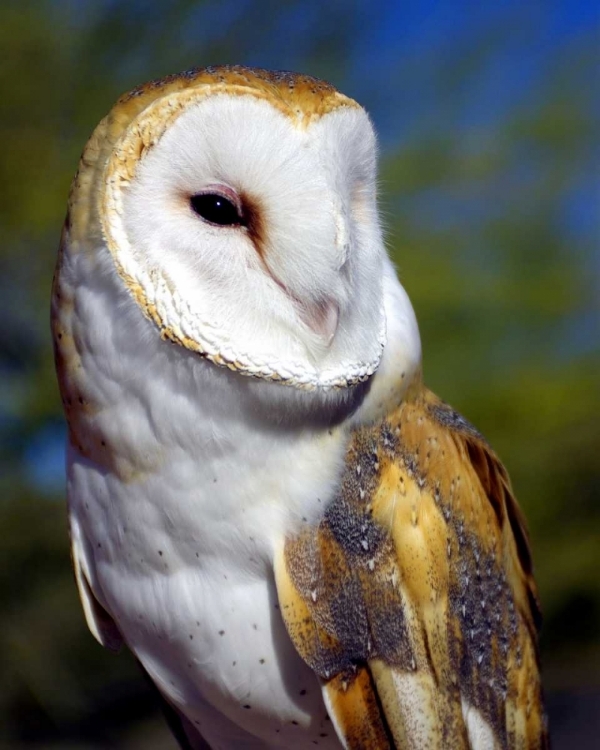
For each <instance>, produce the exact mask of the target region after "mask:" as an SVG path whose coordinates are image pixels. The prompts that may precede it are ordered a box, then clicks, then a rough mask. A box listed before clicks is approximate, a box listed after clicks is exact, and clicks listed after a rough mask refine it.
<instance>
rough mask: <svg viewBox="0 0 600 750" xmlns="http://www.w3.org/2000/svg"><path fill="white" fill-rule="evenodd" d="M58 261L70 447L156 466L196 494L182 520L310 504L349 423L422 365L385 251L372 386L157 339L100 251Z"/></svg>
mask: <svg viewBox="0 0 600 750" xmlns="http://www.w3.org/2000/svg"><path fill="white" fill-rule="evenodd" d="M61 263H62V267H61V269H60V274H59V281H58V286H57V291H58V293H59V294H60V299H61V300H62V301H63V304H60V303H59V302H58V301H57V300H56V298H55V308H56V309H55V313H54V315H55V321H56V330H57V331H58V330H60V331H62V332H63V335H62V338H61V339H60V346H59V349H60V347H61V346H62V350H61V351H58V355H57V356H61V357H63V359H64V369H63V376H62V377H61V391H62V395H63V400H64V401H65V403H68V404H69V405H70V409H71V411H70V415H69V416H70V420H69V424H70V437H71V443H72V445H73V447H74V448H75V450H76V451H77V452H78V453H79V454H81V455H82V456H83V458H84V459H86V460H87V461H90V462H92V463H93V464H95V465H97V466H99V467H100V468H101V469H102V470H103V471H106V472H109V473H111V474H114V475H116V477H117V478H118V479H119V480H121V481H122V482H123V483H124V484H130V485H131V484H137V483H144V482H147V481H150V480H151V477H153V476H156V475H160V476H161V477H162V482H161V483H162V486H163V487H165V488H169V493H172V494H177V493H180V495H181V500H180V502H178V503H177V504H176V507H177V508H178V509H180V510H181V509H183V508H185V507H186V503H187V502H188V500H189V498H196V499H195V500H194V502H195V503H197V504H198V505H199V506H200V507H198V506H197V505H196V506H194V508H195V510H194V509H190V518H192V517H194V516H193V514H194V513H196V514H197V513H198V512H208V511H206V509H207V508H209V509H210V512H211V513H217V514H228V513H233V512H239V509H240V508H247V509H252V508H255V507H260V506H261V504H262V503H264V502H267V503H268V504H270V505H269V507H270V508H271V510H272V509H273V507H275V506H274V503H275V505H276V504H277V503H279V505H280V506H284V510H282V511H281V514H280V515H281V518H280V521H278V523H279V522H280V523H281V524H282V525H283V526H284V527H287V525H288V522H289V519H290V518H295V519H296V521H297V520H298V518H303V517H306V518H310V516H311V514H313V513H314V514H316V513H318V512H319V511H320V510H322V506H321V507H319V505H318V504H320V503H321V502H326V498H328V497H330V496H331V495H332V493H333V492H335V486H336V482H337V477H339V474H340V472H341V469H342V466H343V460H344V452H345V447H346V444H347V440H348V437H349V434H350V429H351V427H352V426H353V425H356V424H357V423H364V422H369V421H372V420H374V419H377V418H380V417H381V416H383V415H384V414H385V412H386V410H388V409H389V408H392V407H393V405H394V402H395V404H397V403H399V402H400V400H401V399H402V395H403V393H404V392H405V391H406V388H407V387H408V385H409V384H410V382H411V381H413V380H414V379H415V377H417V374H418V372H419V367H420V342H419V334H418V328H417V325H416V321H415V316H414V313H413V310H412V306H411V304H410V302H409V300H408V297H407V295H406V293H405V292H404V290H403V288H402V287H401V285H400V284H399V282H398V281H397V278H396V275H395V272H394V269H393V267H392V265H391V263H389V262H387V263H386V266H385V279H384V299H385V307H386V314H387V342H388V343H387V346H386V349H385V352H384V356H383V360H382V363H381V366H380V369H379V371H378V373H377V374H376V375H375V377H373V378H372V379H371V382H370V383H369V384H368V386H358V387H356V388H354V389H352V390H350V389H348V390H347V391H346V392H344V391H342V392H340V391H331V392H323V393H320V392H314V391H313V392H309V393H306V392H303V391H299V390H297V389H294V388H290V387H287V386H281V385H276V384H273V383H270V382H267V381H261V380H257V379H254V378H248V377H243V376H240V375H239V374H238V373H234V372H230V371H228V370H227V369H225V368H219V367H216V366H215V365H213V364H212V363H210V362H207V361H206V360H203V359H202V358H201V357H199V356H198V355H197V354H195V353H193V352H189V351H187V350H184V349H182V348H181V347H178V346H176V345H174V344H172V343H170V342H168V341H163V340H161V338H160V337H159V336H158V335H157V331H156V328H155V326H154V324H153V323H151V322H150V321H148V320H147V319H146V318H144V317H143V316H142V315H141V314H140V310H139V308H138V307H137V306H136V304H135V302H134V301H133V300H132V299H131V298H130V297H129V295H128V292H127V291H126V290H125V289H124V287H123V285H122V284H121V281H120V278H119V277H118V276H117V274H116V273H115V271H114V267H113V266H112V262H111V260H110V258H108V257H107V256H104V257H103V256H102V255H101V254H100V253H94V254H92V253H87V252H83V251H80V252H76V253H72V254H69V255H66V256H64V257H63V259H62V261H61ZM55 297H56V295H55ZM66 300H69V302H68V304H67V303H66ZM64 334H66V335H64ZM65 342H67V343H65ZM67 347H71V349H72V351H71V350H70V349H69V350H67ZM61 352H62V353H61ZM69 352H70V353H69ZM217 485H218V490H217ZM185 498H188V500H186V499H185ZM215 498H217V502H215ZM307 498H310V502H311V503H312V505H310V507H307V502H308V501H307ZM282 499H283V502H282ZM161 502H162V501H161ZM190 507H191V506H190ZM178 512H179V511H178ZM181 512H183V511H181ZM273 512H275V511H273ZM276 514H279V510H278V511H277V513H276ZM251 515H252V513H251V512H250V510H249V512H248V516H247V517H248V518H250V516H251ZM278 518H279V515H278ZM260 519H261V514H260V513H258V515H257V516H256V526H257V531H258V528H259V527H260V525H261V520H260ZM190 522H191V521H190ZM248 523H250V521H248ZM250 525H252V524H250ZM198 533H200V532H198Z"/></svg>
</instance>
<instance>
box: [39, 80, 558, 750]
mask: <svg viewBox="0 0 600 750" xmlns="http://www.w3.org/2000/svg"><path fill="white" fill-rule="evenodd" d="M52 331H53V339H54V346H55V355H56V366H57V372H58V379H59V383H60V391H61V396H62V402H63V405H64V410H65V414H66V419H67V422H68V448H67V475H68V476H67V486H68V508H69V521H70V534H71V545H72V555H73V564H74V568H75V575H76V580H77V585H78V588H79V594H80V597H81V601H82V604H83V609H84V612H85V617H86V619H87V623H88V626H89V628H90V630H91V631H92V633H93V635H94V636H95V637H96V638H97V639H98V641H99V642H100V643H101V644H103V645H104V646H106V647H107V648H109V649H113V650H118V649H119V648H120V647H121V645H123V644H124V645H126V646H127V647H128V648H129V649H130V650H131V651H132V652H133V654H134V655H135V657H136V658H137V660H138V661H139V663H140V664H141V666H142V668H143V669H144V670H145V671H146V672H147V674H148V675H149V677H150V678H151V680H152V681H153V683H154V684H155V685H156V687H157V690H158V692H159V694H160V696H161V699H162V700H163V701H164V704H165V706H166V709H167V712H168V714H169V716H170V719H171V723H172V724H173V727H174V731H175V732H176V734H177V736H178V738H179V740H180V743H181V745H182V747H184V748H206V747H210V748H215V749H216V748H235V750H245V749H248V750H249V749H251V748H290V749H292V750H297V749H300V748H302V749H305V748H309V747H313V746H318V747H320V748H322V749H324V750H333V749H334V748H340V747H344V748H351V749H353V750H359V749H360V750H370V749H373V750H375V749H377V750H379V749H382V750H383V749H385V748H406V749H410V750H417V749H418V748H438V749H440V750H441V749H442V748H473V749H474V750H484V749H485V750H488V749H490V750H491V749H492V748H494V749H495V748H544V747H547V744H548V739H547V729H546V720H545V715H544V709H543V702H542V693H541V686H540V672H539V657H538V642H537V632H538V626H539V607H538V600H537V594H536V587H535V583H534V580H533V576H532V564H531V555H530V549H529V543H528V538H527V532H526V529H525V523H524V520H523V517H522V515H521V511H520V510H519V507H518V506H517V503H516V501H515V499H514V496H513V493H512V490H511V486H510V482H509V479H508V476H507V474H506V471H505V470H504V468H503V466H502V464H501V463H500V461H499V460H498V458H497V456H496V455H495V453H494V452H493V450H492V449H491V448H490V446H489V445H488V443H487V442H486V440H485V439H484V438H483V437H482V435H481V434H480V433H479V432H478V431H477V430H476V429H475V428H474V427H473V426H471V425H470V424H469V423H468V422H467V421H466V420H465V419H463V418H462V417H461V416H460V415H459V414H457V413H456V412H455V411H454V410H453V409H452V408H450V407H449V406H448V405H446V404H445V403H444V402H442V401H441V400H439V399H438V398H437V397H436V396H435V395H433V393H431V392H430V391H429V390H427V388H426V387H425V385H424V384H423V380H422V375H421V345H420V339H419V332H418V327H417V323H416V320H415V315H414V312H413V309H412V306H411V303H410V301H409V299H408V297H407V295H406V293H405V291H404V289H403V288H402V286H401V285H400V283H399V281H398V279H397V276H396V273H395V270H394V268H393V266H392V263H391V261H390V259H389V258H388V256H387V255H386V251H385V248H384V243H383V241H382V234H381V228H380V223H379V219H378V213H377V203H376V141H375V135H374V132H373V128H372V125H371V122H370V120H369V118H368V116H367V114H366V113H365V111H364V110H363V109H362V108H361V107H360V106H359V105H358V104H357V103H356V102H355V101H353V100H352V99H350V98H348V97H346V96H344V95H343V94H341V93H339V92H338V91H336V90H335V89H334V88H333V87H332V86H330V85H329V84H327V83H325V82H323V81H319V80H317V79H315V78H312V77H310V76H303V75H297V74H292V73H287V72H269V71H265V70H259V69H250V68H243V67H237V66H235V67H229V66H227V67H214V68H205V69H195V70H191V71H188V72H185V73H182V74H180V75H174V76H169V77H167V78H164V79H163V80H159V81H153V82H151V83H148V84H146V85H144V86H141V87H139V88H136V89H134V90H133V91H131V92H130V93H128V94H126V95H125V96H123V97H121V99H119V101H118V102H117V104H116V105H115V107H114V108H113V109H112V111H111V112H110V113H109V114H108V116H107V117H105V119H104V120H102V121H101V123H100V124H99V125H98V127H97V128H96V130H95V131H94V133H93V135H92V136H91V138H90V140H89V142H88V144H87V146H86V147H85V150H84V152H83V155H82V158H81V162H80V165H79V170H78V172H77V174H76V176H75V179H74V181H73V185H72V189H71V194H70V198H69V206H68V214H67V218H66V221H65V225H64V230H63V236H62V242H61V247H60V252H59V258H58V265H57V271H56V275H55V279H54V285H53V298H52Z"/></svg>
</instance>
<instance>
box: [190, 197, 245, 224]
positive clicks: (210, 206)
mask: <svg viewBox="0 0 600 750" xmlns="http://www.w3.org/2000/svg"><path fill="white" fill-rule="evenodd" d="M190 205H191V207H192V209H193V211H194V212H195V213H197V214H198V216H200V217H201V218H202V219H204V220H205V221H208V222H209V223H210V224H218V225H219V226H222V227H231V226H238V225H240V224H241V223H242V217H241V216H240V213H239V211H238V208H237V206H236V205H235V204H234V203H232V202H231V201H230V200H228V199H227V198H225V197H224V196H222V195H220V194H219V193H200V194H199V195H192V197H191V198H190Z"/></svg>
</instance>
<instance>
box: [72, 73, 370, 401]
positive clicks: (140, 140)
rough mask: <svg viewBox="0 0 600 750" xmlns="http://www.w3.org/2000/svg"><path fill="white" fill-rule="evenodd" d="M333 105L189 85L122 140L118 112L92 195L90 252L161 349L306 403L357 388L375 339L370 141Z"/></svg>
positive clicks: (358, 120) (151, 106) (149, 108)
mask: <svg viewBox="0 0 600 750" xmlns="http://www.w3.org/2000/svg"><path fill="white" fill-rule="evenodd" d="M332 91H333V89H331V90H330V91H329V90H328V92H327V94H326V95H325V94H323V93H322V92H316V93H315V92H312V93H311V92H309V93H308V94H306V93H305V95H304V98H303V99H302V97H301V96H300V95H299V93H298V92H297V91H295V90H294V88H293V87H290V86H286V87H285V88H284V89H283V92H284V93H283V94H282V92H281V87H279V89H277V90H273V87H267V88H266V89H265V87H264V86H263V85H262V83H261V82H259V83H258V85H257V83H256V82H253V81H252V80H250V81H245V82H244V84H243V85H239V84H237V83H236V84H233V83H230V82H227V81H226V82H225V83H223V82H222V81H221V82H219V83H217V82H208V83H204V82H201V83H196V84H195V85H191V86H187V87H185V88H179V89H177V90H174V91H173V90H167V91H165V92H161V91H159V92H158V93H157V92H154V96H153V97H152V100H151V101H150V103H148V104H147V105H146V106H140V105H139V104H136V107H137V108H138V109H139V111H138V112H136V113H135V114H134V116H133V117H131V119H130V121H129V122H127V124H126V125H125V126H123V123H122V122H121V120H122V119H123V114H122V112H121V113H120V112H119V109H118V107H119V105H117V108H116V110H115V111H114V112H116V115H117V116H115V114H113V118H112V120H110V118H109V122H108V124H107V123H106V122H105V124H104V127H105V128H106V129H107V130H108V133H109V137H110V132H111V128H112V129H113V131H114V130H117V129H118V136H117V137H114V136H113V139H114V144H113V145H112V149H111V151H110V153H109V154H108V157H107V159H106V165H105V167H104V173H103V174H102V175H101V179H100V181H99V182H100V188H99V190H98V194H99V207H98V216H99V220H100V224H101V229H102V231H101V238H102V241H103V242H106V244H107V245H108V248H109V250H110V253H111V255H112V258H113V261H114V263H115V265H116V268H117V270H118V272H119V274H120V276H121V277H122V279H123V280H124V282H125V284H126V285H127V287H128V289H129V291H130V292H131V294H132V295H133V297H134V299H135V300H136V302H137V303H138V304H139V305H140V307H141V308H142V310H143V311H144V312H145V314H146V315H147V316H148V317H150V318H151V319H152V320H153V321H154V322H155V323H156V325H157V326H158V328H159V329H160V332H161V333H162V335H163V337H165V338H169V339H171V340H173V341H175V342H176V343H178V344H180V345H182V346H184V347H186V348H187V349H191V350H193V351H196V352H200V353H202V354H203V355H204V356H206V357H208V358H209V359H211V360H212V361H213V362H215V363H216V364H218V365H222V366H226V367H229V368H230V369H234V370H238V371H240V372H242V373H243V374H250V375H254V376H256V377H259V378H266V379H270V380H276V381H280V382H282V383H284V384H289V385H292V386H295V387H296V388H305V389H314V388H326V389H328V388H331V387H345V386H348V385H352V384H354V383H356V382H359V381H360V380H364V379H366V378H368V376H369V375H371V374H372V373H373V372H374V371H375V369H376V368H377V366H378V364H379V361H380V358H381V353H382V348H383V344H384V336H385V318H384V313H383V305H382V276H383V273H382V264H383V259H384V252H385V251H384V248H383V243H382V239H381V233H380V229H379V223H378V217H377V210H376V202H375V170H376V146H375V137H374V134H373V129H372V127H371V124H370V122H369V119H368V117H367V115H366V114H365V112H364V111H363V110H362V109H361V108H360V107H359V106H358V105H356V104H355V103H354V102H353V101H352V100H350V99H346V98H345V97H342V96H341V95H339V94H337V92H334V93H333V94H332V93H331V92H332ZM307 102H308V103H307ZM127 106H129V107H131V106H132V105H131V104H128V105H127ZM124 108H125V105H124V104H121V110H123V111H124ZM119 114H121V117H120V118H119V116H118V115H119ZM128 117H129V113H128ZM88 148H89V147H88ZM84 159H85V155H84ZM88 236H89V232H88Z"/></svg>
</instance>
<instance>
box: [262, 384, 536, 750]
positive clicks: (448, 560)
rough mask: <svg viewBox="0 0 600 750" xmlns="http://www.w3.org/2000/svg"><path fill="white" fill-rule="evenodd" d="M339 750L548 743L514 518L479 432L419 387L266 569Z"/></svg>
mask: <svg viewBox="0 0 600 750" xmlns="http://www.w3.org/2000/svg"><path fill="white" fill-rule="evenodd" d="M276 576H277V587H278V593H279V598H280V604H281V610H282V613H283V616H284V619H285V622H286V625H287V628H288V631H289V633H290V636H291V638H292V640H293V642H294V644H295V646H296V648H297V650H298V651H299V653H300V654H301V656H302V657H303V658H304V660H305V661H306V662H307V663H308V664H309V665H310V666H311V667H312V668H313V669H314V671H315V672H316V673H317V674H318V675H319V677H320V678H321V679H322V681H323V691H324V696H325V701H326V703H327V706H328V709H329V711H330V714H331V718H332V720H333V722H334V724H335V726H336V729H337V731H338V735H339V736H340V739H341V740H342V741H343V742H344V744H345V746H346V747H348V748H357V749H358V748H362V749H363V750H368V749H369V748H378V749H379V748H409V749H412V748H440V749H441V748H450V747H452V748H476V749H477V750H479V749H481V748H545V747H547V746H548V737H547V729H546V720H545V715H544V709H543V703H542V693H541V685H540V676H539V661H538V651H537V628H538V625H539V606H538V603H537V596H536V589H535V583H534V580H533V577H532V568H531V556H530V551H529V545H528V541H527V534H526V531H525V527H524V521H523V517H522V515H521V512H520V510H519V508H518V506H517V504H516V501H515V499H514V497H513V495H512V491H511V488H510V483H509V479H508V477H507V474H506V472H505V470H504V468H503V467H502V465H501V463H500V462H499V460H498V459H497V457H496V456H495V455H494V453H493V452H492V450H491V449H490V447H489V446H488V444H487V443H486V441H485V440H484V438H483V437H482V436H481V435H480V434H479V433H478V432H477V431H476V430H475V429H474V428H473V427H472V426H471V425H469V424H468V422H466V421H465V420H464V419H463V418H462V417H460V416H459V415H458V414H457V413H456V412H454V411H453V410H452V409H451V408H450V407H448V406H447V405H446V404H444V403H442V402H441V401H440V400H439V399H437V398H436V397H435V396H434V395H433V394H432V393H431V392H429V391H427V390H426V389H424V388H422V387H421V386H417V387H414V388H413V389H412V393H411V395H410V396H409V397H408V398H406V399H405V401H404V402H403V403H402V404H401V405H400V406H399V407H398V408H396V409H395V410H394V411H393V412H392V413H390V414H389V415H388V417H387V418H386V419H385V420H383V421H381V422H379V423H377V424H375V425H372V426H370V427H361V428H359V429H357V430H356V431H355V433H354V435H353V437H352V440H351V443H350V446H349V448H348V452H347V456H346V469H345V472H344V475H343V477H342V481H341V485H340V491H339V493H338V495H337V497H336V498H335V499H334V501H333V502H332V503H331V504H330V506H329V507H328V509H327V511H326V513H325V515H324V517H323V518H322V520H321V522H320V524H319V525H318V526H317V527H307V528H306V529H305V530H304V531H303V532H302V533H301V534H300V535H299V536H297V537H295V538H293V539H288V540H287V542H286V544H285V548H284V549H283V550H282V553H281V555H280V556H279V557H278V559H277V561H276Z"/></svg>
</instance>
